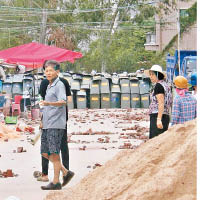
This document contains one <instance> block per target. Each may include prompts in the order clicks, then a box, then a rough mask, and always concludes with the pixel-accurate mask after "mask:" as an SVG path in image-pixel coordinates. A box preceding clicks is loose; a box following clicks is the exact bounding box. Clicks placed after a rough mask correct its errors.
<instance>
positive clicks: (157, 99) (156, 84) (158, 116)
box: [149, 65, 172, 138]
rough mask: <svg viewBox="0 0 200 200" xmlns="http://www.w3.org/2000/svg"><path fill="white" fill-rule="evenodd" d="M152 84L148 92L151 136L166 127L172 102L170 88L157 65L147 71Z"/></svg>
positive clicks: (163, 130) (159, 132)
mask: <svg viewBox="0 0 200 200" xmlns="http://www.w3.org/2000/svg"><path fill="white" fill-rule="evenodd" d="M149 74H150V79H151V82H152V84H153V87H152V91H151V93H150V100H151V103H150V106H149V114H150V134H149V138H153V137H155V136H157V135H159V134H161V133H163V132H165V131H166V130H167V129H168V126H169V119H170V118H169V111H170V107H171V104H172V94H171V89H170V87H169V86H168V84H167V83H166V81H165V80H164V73H163V72H162V68H161V67H160V66H159V65H153V66H152V67H151V69H150V71H149Z"/></svg>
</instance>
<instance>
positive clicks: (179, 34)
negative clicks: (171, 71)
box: [177, 1, 181, 74]
mask: <svg viewBox="0 0 200 200" xmlns="http://www.w3.org/2000/svg"><path fill="white" fill-rule="evenodd" d="M177 30H178V45H177V46H178V69H179V74H180V72H181V66H180V65H181V63H180V38H181V27H180V9H179V1H178V2H177Z"/></svg>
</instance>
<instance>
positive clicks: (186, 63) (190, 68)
mask: <svg viewBox="0 0 200 200" xmlns="http://www.w3.org/2000/svg"><path fill="white" fill-rule="evenodd" d="M196 71H197V56H186V57H184V59H183V62H182V65H181V71H180V75H181V76H184V77H186V78H187V79H188V81H190V79H191V74H192V73H194V72H196Z"/></svg>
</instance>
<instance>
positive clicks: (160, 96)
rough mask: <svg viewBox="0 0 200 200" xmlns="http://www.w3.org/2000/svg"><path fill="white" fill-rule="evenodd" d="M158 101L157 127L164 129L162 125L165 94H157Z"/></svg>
mask: <svg viewBox="0 0 200 200" xmlns="http://www.w3.org/2000/svg"><path fill="white" fill-rule="evenodd" d="M156 98H157V101H158V117H157V127H158V128H160V129H163V125H162V121H161V119H162V115H163V112H164V94H157V95H156Z"/></svg>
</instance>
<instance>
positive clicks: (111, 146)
mask: <svg viewBox="0 0 200 200" xmlns="http://www.w3.org/2000/svg"><path fill="white" fill-rule="evenodd" d="M69 114H70V115H69V121H68V137H69V154H70V170H72V171H74V172H75V176H74V177H73V179H72V180H71V181H70V183H69V184H68V185H66V186H65V187H64V188H63V190H64V189H65V188H68V187H71V186H73V185H75V184H77V183H78V182H79V181H80V180H81V179H82V178H83V177H85V176H86V175H87V174H88V173H90V172H91V171H93V170H94V169H95V168H96V167H99V166H101V165H103V164H104V163H105V162H106V161H108V160H110V159H112V158H113V156H115V155H116V154H117V153H118V152H119V151H121V150H123V149H127V148H130V149H134V148H137V146H138V145H140V144H141V143H143V142H145V141H146V140H147V138H148V129H147V127H148V126H149V121H148V117H147V116H148V114H147V113H146V110H145V109H144V110H143V109H137V110H136V109H135V110H134V109H99V110H87V109H84V110H70V113H69ZM37 128H38V127H37ZM140 128H141V129H140ZM136 130H138V131H136ZM141 130H144V131H141ZM28 137H34V135H31V136H30V135H27V134H25V133H24V134H22V136H21V137H20V138H18V139H12V140H11V139H9V140H8V142H4V141H0V170H1V171H6V170H7V169H12V171H13V173H14V174H17V176H16V177H8V178H0V200H8V199H9V200H15V199H14V197H15V198H16V200H42V199H43V198H44V197H45V196H46V195H47V193H48V191H43V190H41V188H40V187H41V186H42V185H46V184H48V183H43V182H38V181H37V180H36V179H35V178H34V177H33V173H34V171H38V170H41V156H40V141H38V142H37V143H36V145H35V146H33V145H31V144H30V143H29V142H28V140H27V138H28ZM18 147H23V149H25V150H26V152H22V153H14V150H17V148H18ZM49 178H50V180H52V178H53V166H52V164H51V163H50V165H49ZM11 196H13V198H11ZM9 197H10V198H9Z"/></svg>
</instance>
